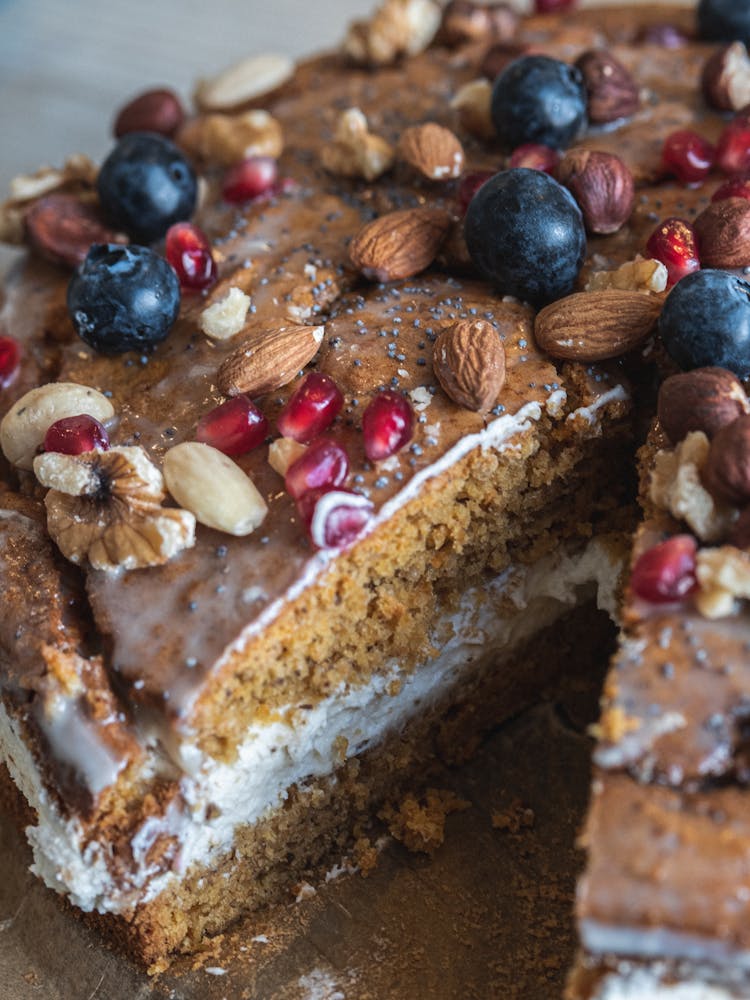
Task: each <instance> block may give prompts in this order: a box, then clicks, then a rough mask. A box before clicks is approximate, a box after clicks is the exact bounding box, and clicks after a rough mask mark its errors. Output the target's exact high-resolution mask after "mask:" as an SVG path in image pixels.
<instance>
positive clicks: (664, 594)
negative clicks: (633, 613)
mask: <svg viewBox="0 0 750 1000" xmlns="http://www.w3.org/2000/svg"><path fill="white" fill-rule="evenodd" d="M696 551H697V545H696V542H695V539H694V538H693V536H692V535H674V537H672V538H668V539H667V540H666V541H665V542H660V543H659V544H658V545H654V546H653V548H650V549H647V550H646V551H645V552H644V553H643V554H642V555H641V556H640V557H639V558H638V559H637V561H636V563H635V565H634V566H633V572H632V574H631V577H630V585H631V587H632V588H633V592H634V593H635V594H636V596H637V597H640V598H642V599H643V600H644V601H649V602H650V603H651V604H670V603H672V602H674V601H681V600H683V598H685V597H687V596H688V594H690V593H692V592H693V591H694V590H695V589H696V586H697V583H696V578H695V558H696Z"/></svg>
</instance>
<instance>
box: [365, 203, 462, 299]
mask: <svg viewBox="0 0 750 1000" xmlns="http://www.w3.org/2000/svg"><path fill="white" fill-rule="evenodd" d="M451 221H452V220H451V216H450V213H449V212H446V211H445V209H442V208H427V207H424V208H407V209H403V210H401V211H399V212H389V213H388V215H381V216H380V218H379V219H373V221H372V222H368V223H367V225H366V226H364V227H363V228H362V229H360V231H359V232H358V233H357V235H356V236H355V237H354V239H353V240H352V245H351V247H350V248H349V254H350V256H351V259H352V263H353V264H354V266H355V267H356V268H357V270H358V271H361V272H362V274H363V275H364V276H365V277H366V278H370V280H372V281H398V280H399V279H400V278H411V277H412V276H413V275H415V274H419V272H420V271H424V269H425V268H426V267H429V266H430V264H431V263H432V262H433V260H434V259H435V257H436V256H437V252H438V250H439V249H440V244H441V243H442V242H443V239H444V238H445V236H446V234H447V232H448V230H449V229H450V226H451Z"/></svg>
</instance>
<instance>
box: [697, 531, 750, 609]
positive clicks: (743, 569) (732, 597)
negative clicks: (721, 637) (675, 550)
mask: <svg viewBox="0 0 750 1000" xmlns="http://www.w3.org/2000/svg"><path fill="white" fill-rule="evenodd" d="M696 576H697V577H698V583H699V584H700V590H699V591H698V593H697V594H696V595H695V603H696V605H697V607H698V610H699V611H700V613H701V614H702V615H703V616H704V617H706V618H724V617H726V616H727V615H731V614H733V613H734V611H735V609H736V605H735V601H736V600H737V599H742V598H748V597H750V553H747V552H742V551H740V549H736V548H734V546H731V545H722V546H720V547H719V548H716V549H705V548H704V549H700V550H699V551H698V555H697V559H696Z"/></svg>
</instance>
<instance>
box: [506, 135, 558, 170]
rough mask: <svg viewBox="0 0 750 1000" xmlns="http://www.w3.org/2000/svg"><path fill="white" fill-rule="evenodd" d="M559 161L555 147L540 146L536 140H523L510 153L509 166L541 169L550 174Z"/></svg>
mask: <svg viewBox="0 0 750 1000" xmlns="http://www.w3.org/2000/svg"><path fill="white" fill-rule="evenodd" d="M559 162H560V154H559V153H558V152H557V150H556V149H550V147H549V146H542V145H541V143H538V142H525V143H524V144H523V145H522V146H519V147H518V148H517V149H514V150H513V152H512V153H511V154H510V160H509V164H508V165H509V166H510V167H527V168H528V169H529V170H543V171H544V172H545V173H546V174H551V173H552V171H553V170H554V169H555V167H556V166H557V164H558V163H559Z"/></svg>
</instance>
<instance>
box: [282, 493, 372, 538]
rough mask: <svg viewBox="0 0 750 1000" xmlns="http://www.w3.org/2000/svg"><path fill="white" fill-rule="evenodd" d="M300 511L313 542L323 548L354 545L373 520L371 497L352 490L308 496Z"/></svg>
mask: <svg viewBox="0 0 750 1000" xmlns="http://www.w3.org/2000/svg"><path fill="white" fill-rule="evenodd" d="M297 509H298V511H299V514H300V517H301V518H302V521H303V522H304V524H305V525H306V527H307V530H308V533H309V535H310V540H311V541H312V543H313V545H315V546H316V548H319V549H342V548H344V547H345V546H347V545H350V544H351V543H352V542H353V541H354V540H355V539H356V538H357V537H358V536H359V535H361V533H362V532H363V530H364V529H365V528H366V527H367V525H368V524H369V522H370V521H371V520H372V514H373V505H372V501H371V500H368V499H367V497H363V496H361V495H360V494H359V493H353V492H351V491H349V490H336V489H333V490H332V489H321V490H311V491H310V492H309V493H305V494H304V495H303V496H302V497H300V499H299V500H298V501H297Z"/></svg>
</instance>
